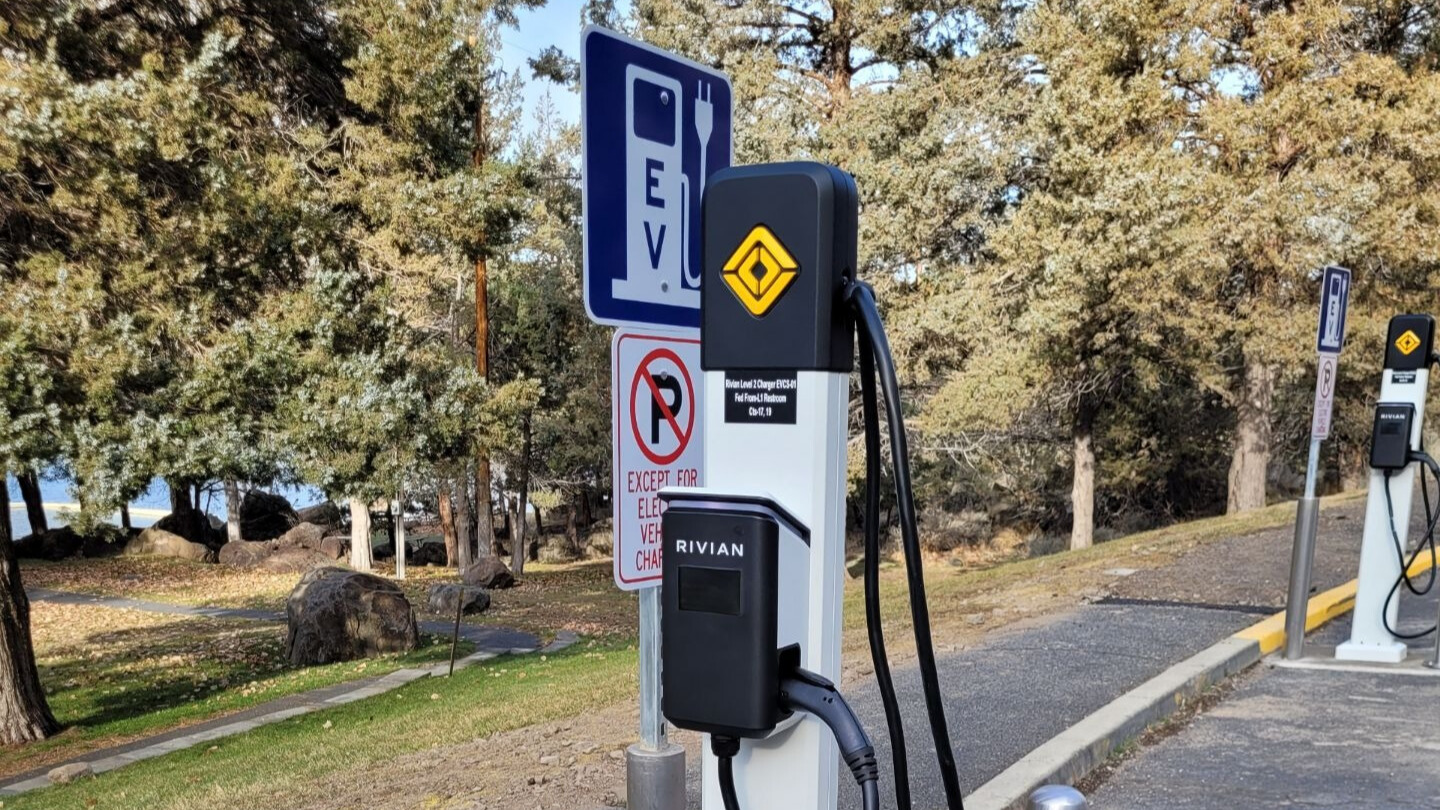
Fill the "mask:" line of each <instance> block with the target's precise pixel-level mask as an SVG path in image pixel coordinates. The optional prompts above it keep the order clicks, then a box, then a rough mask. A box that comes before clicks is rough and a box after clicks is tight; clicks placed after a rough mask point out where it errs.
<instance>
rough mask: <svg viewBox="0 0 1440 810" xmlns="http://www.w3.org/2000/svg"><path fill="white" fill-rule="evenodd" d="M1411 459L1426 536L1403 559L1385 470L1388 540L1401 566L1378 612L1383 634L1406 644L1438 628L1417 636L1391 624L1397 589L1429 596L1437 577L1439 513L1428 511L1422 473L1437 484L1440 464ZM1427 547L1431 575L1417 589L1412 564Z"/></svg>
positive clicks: (1418, 454)
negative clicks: (1416, 468) (1417, 466)
mask: <svg viewBox="0 0 1440 810" xmlns="http://www.w3.org/2000/svg"><path fill="white" fill-rule="evenodd" d="M1410 460H1411V461H1418V462H1420V464H1421V467H1420V470H1421V480H1420V486H1421V490H1422V494H1423V499H1424V502H1425V523H1426V527H1425V535H1424V537H1423V538H1421V541H1420V544H1419V545H1417V546H1416V547H1415V550H1414V552H1413V553H1412V554H1411V555H1410V557H1409V559H1406V557H1405V544H1404V543H1402V542H1400V533H1399V531H1398V530H1397V529H1396V528H1395V501H1394V498H1393V497H1392V495H1391V492H1390V479H1391V471H1390V470H1386V471H1385V511H1386V514H1387V516H1388V518H1389V523H1390V539H1391V541H1393V543H1394V546H1395V556H1396V558H1397V559H1398V561H1399V563H1400V575H1399V576H1398V577H1396V578H1395V584H1394V585H1392V586H1390V592H1389V593H1387V594H1386V595H1385V604H1384V606H1382V607H1381V609H1380V621H1381V622H1382V623H1383V624H1384V626H1385V630H1386V632H1388V633H1389V634H1390V635H1392V636H1394V637H1395V638H1399V639H1405V640H1407V641H1408V640H1413V639H1417V638H1424V637H1425V636H1428V635H1430V634H1431V633H1433V632H1435V631H1436V629H1437V628H1440V623H1437V625H1436V627H1431V628H1429V629H1428V630H1425V631H1423V632H1420V633H1402V632H1400V631H1399V630H1398V629H1397V628H1395V627H1392V626H1391V625H1390V603H1391V602H1393V601H1395V597H1396V595H1397V594H1399V593H1400V587H1401V586H1402V585H1403V586H1404V587H1405V589H1406V590H1408V591H1410V593H1412V594H1415V595H1416V596H1424V595H1426V594H1428V593H1429V592H1430V590H1431V589H1432V588H1434V587H1435V580H1436V576H1437V571H1436V563H1437V559H1436V556H1437V555H1436V549H1435V526H1436V523H1437V522H1440V511H1432V510H1431V504H1430V493H1429V491H1428V490H1426V489H1425V480H1424V470H1425V468H1427V467H1428V468H1430V470H1431V472H1433V473H1434V474H1435V477H1436V480H1437V482H1440V464H1437V463H1436V461H1435V459H1433V458H1431V457H1430V456H1429V455H1428V454H1426V453H1425V452H1424V451H1423V450H1421V451H1413V450H1412V451H1411V452H1410ZM1427 547H1428V548H1429V549H1430V576H1429V577H1428V578H1427V579H1426V581H1425V586H1424V587H1416V585H1415V581H1414V579H1413V578H1412V577H1411V576H1410V568H1411V567H1412V566H1414V565H1415V561H1416V560H1419V559H1420V555H1421V554H1423V553H1425V549H1426V548H1427Z"/></svg>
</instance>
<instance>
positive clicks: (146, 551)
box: [125, 526, 217, 563]
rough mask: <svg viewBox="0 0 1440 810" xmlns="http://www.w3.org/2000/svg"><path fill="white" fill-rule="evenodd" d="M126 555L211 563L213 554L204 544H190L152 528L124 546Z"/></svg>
mask: <svg viewBox="0 0 1440 810" xmlns="http://www.w3.org/2000/svg"><path fill="white" fill-rule="evenodd" d="M125 553H126V554H127V555H137V554H140V555H146V556H150V557H176V558H179V559H182V560H194V561H196V562H205V563H213V562H215V561H216V559H217V557H216V554H215V552H214V551H213V550H212V549H211V548H210V547H209V546H206V545H205V544H204V543H192V542H190V541H189V540H186V539H185V538H183V537H181V536H180V535H178V534H172V533H170V532H167V531H165V530H164V529H157V528H155V527H154V526H151V527H150V528H148V529H146V530H145V531H143V532H140V535H139V536H138V537H136V538H135V539H134V540H131V541H130V542H129V543H126V544H125Z"/></svg>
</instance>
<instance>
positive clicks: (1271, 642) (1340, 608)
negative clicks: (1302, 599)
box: [1234, 554, 1430, 655]
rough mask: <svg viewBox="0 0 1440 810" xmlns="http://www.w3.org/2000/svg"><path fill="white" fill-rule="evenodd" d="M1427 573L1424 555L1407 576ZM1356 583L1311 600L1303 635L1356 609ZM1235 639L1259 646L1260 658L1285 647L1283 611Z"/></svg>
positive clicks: (1427, 555) (1349, 583)
mask: <svg viewBox="0 0 1440 810" xmlns="http://www.w3.org/2000/svg"><path fill="white" fill-rule="evenodd" d="M1428 570H1430V555H1429V554H1425V555H1422V558H1421V559H1418V560H1416V561H1415V564H1414V565H1412V566H1410V576H1412V577H1413V576H1417V575H1419V574H1423V573H1425V572H1426V571H1428ZM1356 582H1357V580H1353V579H1352V580H1350V581H1349V582H1347V583H1345V584H1344V585H1341V586H1339V587H1336V588H1331V589H1330V590H1328V591H1325V592H1324V593H1318V594H1315V595H1314V596H1312V597H1310V606H1309V608H1308V609H1306V611H1305V632H1307V633H1308V632H1310V631H1311V630H1314V629H1315V628H1317V627H1319V626H1321V625H1322V624H1325V623H1326V622H1329V621H1330V620H1331V619H1334V618H1335V617H1337V616H1343V615H1345V614H1346V613H1349V612H1350V609H1351V608H1353V607H1355V588H1356ZM1234 637H1235V638H1241V639H1245V640H1247V641H1254V642H1255V643H1257V644H1259V645H1260V654H1261V655H1269V654H1270V653H1272V652H1275V651H1276V650H1278V649H1280V648H1281V647H1283V646H1285V613H1284V612H1283V611H1282V612H1280V613H1276V614H1275V615H1274V616H1271V617H1269V618H1267V619H1265V620H1264V621H1261V622H1259V623H1257V624H1254V625H1251V626H1250V627H1247V628H1245V629H1244V630H1241V631H1240V632H1238V633H1236V634H1235V636H1234Z"/></svg>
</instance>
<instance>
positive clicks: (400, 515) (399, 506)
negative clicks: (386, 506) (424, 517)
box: [390, 491, 405, 579]
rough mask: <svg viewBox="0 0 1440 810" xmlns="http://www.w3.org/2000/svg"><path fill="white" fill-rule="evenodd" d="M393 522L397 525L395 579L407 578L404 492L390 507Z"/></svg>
mask: <svg viewBox="0 0 1440 810" xmlns="http://www.w3.org/2000/svg"><path fill="white" fill-rule="evenodd" d="M390 510H391V512H392V517H391V518H390V520H391V522H393V523H394V524H395V578H396V579H404V578H405V493H404V492H403V491H402V492H401V493H400V494H399V495H397V496H396V498H395V501H394V502H393V503H392V504H391V505H390Z"/></svg>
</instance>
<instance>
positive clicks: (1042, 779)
mask: <svg viewBox="0 0 1440 810" xmlns="http://www.w3.org/2000/svg"><path fill="white" fill-rule="evenodd" d="M1429 567H1430V560H1429V558H1428V557H1427V558H1425V559H1424V560H1423V561H1417V562H1416V564H1415V565H1414V566H1413V567H1412V568H1411V569H1410V573H1411V574H1412V575H1415V574H1419V573H1422V572H1423V571H1425V570H1427V569H1428V568H1429ZM1356 583H1357V581H1356V580H1351V581H1349V582H1347V583H1345V584H1344V585H1340V586H1338V587H1335V588H1331V589H1330V590H1328V591H1325V592H1324V593H1319V594H1316V595H1315V596H1312V597H1310V601H1309V604H1308V606H1307V608H1306V611H1305V630H1306V632H1309V631H1311V630H1314V629H1316V628H1318V627H1320V626H1321V625H1324V624H1325V623H1327V622H1329V621H1330V620H1332V619H1334V618H1336V617H1338V616H1343V615H1344V614H1346V613H1348V612H1350V610H1351V609H1353V608H1354V607H1355V588H1356ZM1283 646H1285V614H1284V613H1277V614H1275V615H1274V616H1270V617H1268V618H1266V619H1264V620H1262V621H1260V622H1257V623H1255V624H1253V625H1251V626H1250V627H1247V628H1245V629H1244V630H1241V631H1240V632H1238V633H1236V634H1234V635H1233V636H1231V637H1229V638H1227V639H1225V640H1224V641H1221V642H1219V643H1218V644H1215V645H1214V646H1212V647H1210V648H1209V649H1206V650H1203V651H1201V652H1199V653H1197V654H1195V655H1193V656H1191V657H1190V658H1188V659H1186V660H1184V661H1181V662H1180V663H1178V664H1176V665H1175V666H1173V667H1170V668H1169V669H1167V670H1165V671H1164V672H1162V673H1160V674H1159V675H1157V676H1155V677H1154V678H1151V679H1150V680H1148V681H1146V682H1145V683H1143V684H1141V685H1140V686H1138V687H1136V688H1134V689H1132V690H1130V691H1129V692H1127V693H1125V694H1124V695H1121V696H1120V697H1119V698H1116V699H1115V700H1113V701H1111V702H1110V703H1109V704H1107V705H1106V706H1105V707H1103V708H1101V709H1100V710H1099V711H1097V712H1095V713H1094V714H1091V715H1090V716H1089V717H1086V718H1085V719H1084V720H1081V721H1080V722H1079V723H1077V724H1075V725H1074V726H1071V727H1070V728H1069V729H1066V730H1065V731H1064V732H1062V733H1061V734H1059V735H1057V736H1055V737H1053V738H1052V739H1050V741H1048V742H1046V743H1045V744H1044V745H1042V746H1040V747H1039V748H1036V749H1035V750H1034V751H1031V752H1030V753H1029V754H1026V755H1025V756H1024V757H1023V758H1021V760H1020V761H1019V762H1016V763H1015V764H1014V765H1011V766H1010V767H1009V768H1006V769H1005V770H1004V771H1002V772H1001V773H1000V774H999V775H998V776H996V777H995V778H994V779H991V780H990V781H989V782H986V783H985V784H983V785H981V786H980V788H979V789H978V790H976V791H975V792H974V793H972V794H971V795H970V796H969V797H967V799H966V806H967V807H970V808H972V810H1012V808H1024V807H1025V806H1026V800H1027V799H1028V798H1029V796H1030V792H1031V791H1033V790H1034V789H1035V788H1037V787H1040V786H1041V785H1047V784H1066V785H1073V784H1075V783H1076V782H1078V781H1080V780H1081V779H1084V778H1085V777H1086V776H1088V775H1089V774H1090V772H1091V771H1093V770H1095V768H1097V767H1099V766H1100V764H1101V763H1103V762H1105V760H1107V759H1109V758H1110V756H1111V755H1112V754H1114V753H1115V751H1116V750H1117V749H1119V748H1120V746H1122V745H1124V744H1125V743H1126V742H1128V741H1130V740H1133V739H1135V738H1136V737H1138V736H1140V734H1141V733H1142V732H1144V731H1145V729H1146V728H1148V727H1149V726H1150V725H1152V724H1154V723H1158V722H1160V721H1161V720H1164V719H1166V718H1167V717H1169V716H1171V715H1172V714H1174V713H1175V712H1176V711H1178V710H1179V709H1180V708H1181V707H1182V706H1184V705H1185V703H1186V702H1187V701H1189V700H1191V699H1193V698H1195V697H1196V696H1198V695H1199V694H1200V693H1201V692H1203V691H1204V690H1205V689H1206V688H1207V687H1210V686H1213V685H1214V684H1217V683H1219V682H1221V681H1223V680H1225V679H1226V678H1229V677H1230V676H1232V675H1235V674H1238V673H1240V672H1242V671H1244V670H1246V669H1248V668H1249V667H1251V666H1253V665H1254V664H1256V663H1257V662H1259V661H1260V659H1262V658H1264V657H1265V656H1267V655H1269V654H1271V653H1273V652H1275V651H1276V650H1278V649H1280V648H1281V647H1283Z"/></svg>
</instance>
